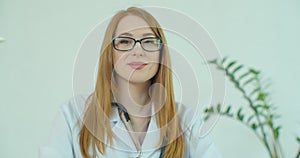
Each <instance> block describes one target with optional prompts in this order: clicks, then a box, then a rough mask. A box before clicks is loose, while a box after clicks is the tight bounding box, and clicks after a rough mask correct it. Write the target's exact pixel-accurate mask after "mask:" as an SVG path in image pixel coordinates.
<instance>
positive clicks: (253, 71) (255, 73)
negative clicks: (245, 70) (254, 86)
mask: <svg viewBox="0 0 300 158" xmlns="http://www.w3.org/2000/svg"><path fill="white" fill-rule="evenodd" d="M249 72H250V73H252V74H254V75H258V74H259V73H260V72H259V71H257V70H255V69H250V70H249Z"/></svg>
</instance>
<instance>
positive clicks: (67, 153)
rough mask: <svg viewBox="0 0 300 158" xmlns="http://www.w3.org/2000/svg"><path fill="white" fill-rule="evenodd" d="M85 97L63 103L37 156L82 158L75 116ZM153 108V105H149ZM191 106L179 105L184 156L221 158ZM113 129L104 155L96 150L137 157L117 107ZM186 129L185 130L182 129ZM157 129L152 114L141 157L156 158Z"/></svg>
mask: <svg viewBox="0 0 300 158" xmlns="http://www.w3.org/2000/svg"><path fill="white" fill-rule="evenodd" d="M86 98H87V96H83V95H80V96H76V97H74V98H71V99H70V100H69V101H68V102H66V103H65V104H63V105H62V106H61V108H60V110H59V113H58V115H57V117H56V120H55V122H54V127H53V131H52V134H51V136H50V138H49V142H48V143H47V144H46V145H44V146H42V147H40V151H39V152H40V153H39V157H40V158H82V157H83V156H82V155H81V152H80V146H79V143H78V142H79V141H78V140H79V137H78V136H79V132H80V127H79V126H76V124H77V120H78V118H81V119H82V117H83V115H84V102H85V100H86ZM152 111H154V110H153V108H152ZM192 113H193V111H192V109H188V108H186V107H185V106H183V105H178V113H177V114H178V116H179V119H180V122H181V125H182V128H184V129H183V130H184V133H183V134H184V139H185V154H184V158H221V156H220V154H219V153H218V151H217V150H216V147H215V145H214V144H213V143H212V141H211V140H210V139H209V138H208V137H207V136H206V137H199V132H200V128H201V125H202V124H203V122H202V121H201V120H200V119H198V118H199V117H193V118H195V119H193V120H191V119H190V118H191V116H192V115H191V114H192ZM110 121H111V127H112V132H113V145H112V146H107V147H106V153H105V155H102V154H100V153H98V157H99V158H102V157H105V158H123V157H124V158H128V157H137V156H138V152H137V151H136V148H135V145H134V143H133V141H132V140H131V138H130V135H129V134H128V132H127V131H126V127H125V126H124V124H123V122H122V121H121V119H120V117H119V115H118V110H117V108H116V107H113V108H112V113H111V117H110ZM185 129H187V130H185ZM159 132H160V130H159V128H158V127H157V125H156V121H155V116H154V115H152V116H151V120H150V123H149V126H148V131H147V134H146V136H145V139H144V142H143V144H142V151H143V155H142V157H143V158H144V157H145V158H158V157H159V155H160V152H161V150H160V149H159V148H158V147H157V143H158V141H159V134H160V133H159Z"/></svg>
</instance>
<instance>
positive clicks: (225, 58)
mask: <svg viewBox="0 0 300 158" xmlns="http://www.w3.org/2000/svg"><path fill="white" fill-rule="evenodd" d="M227 59H228V57H227V56H226V57H224V58H223V59H222V64H224V63H225V61H226V60H227Z"/></svg>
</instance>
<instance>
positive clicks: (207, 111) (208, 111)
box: [204, 107, 214, 113]
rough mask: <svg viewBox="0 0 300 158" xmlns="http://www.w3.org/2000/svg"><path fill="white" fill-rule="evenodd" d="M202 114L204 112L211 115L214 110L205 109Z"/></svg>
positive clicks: (210, 108)
mask: <svg viewBox="0 0 300 158" xmlns="http://www.w3.org/2000/svg"><path fill="white" fill-rule="evenodd" d="M204 112H205V113H213V112H214V109H213V107H209V108H206V109H205V110H204Z"/></svg>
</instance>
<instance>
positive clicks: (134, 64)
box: [128, 62, 147, 70]
mask: <svg viewBox="0 0 300 158" xmlns="http://www.w3.org/2000/svg"><path fill="white" fill-rule="evenodd" d="M128 65H129V66H130V67H131V68H133V69H136V70H140V69H142V68H144V67H145V66H146V65H147V63H144V62H131V63H129V64H128Z"/></svg>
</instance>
